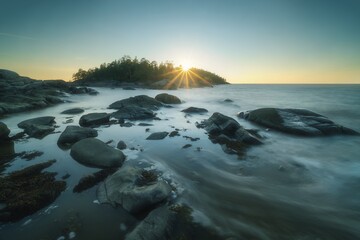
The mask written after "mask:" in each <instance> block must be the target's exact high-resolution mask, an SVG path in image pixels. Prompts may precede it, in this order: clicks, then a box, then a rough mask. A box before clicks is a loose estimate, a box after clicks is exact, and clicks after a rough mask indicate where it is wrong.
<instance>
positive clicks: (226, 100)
mask: <svg viewBox="0 0 360 240" xmlns="http://www.w3.org/2000/svg"><path fill="white" fill-rule="evenodd" d="M224 102H228V103H231V102H234V101H233V100H231V99H229V98H227V99H225V100H224Z"/></svg>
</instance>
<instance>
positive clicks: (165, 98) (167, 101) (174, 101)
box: [155, 93, 181, 104]
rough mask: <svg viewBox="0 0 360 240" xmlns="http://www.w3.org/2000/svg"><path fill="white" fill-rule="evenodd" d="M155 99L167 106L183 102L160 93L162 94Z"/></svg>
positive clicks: (172, 96)
mask: <svg viewBox="0 0 360 240" xmlns="http://www.w3.org/2000/svg"><path fill="white" fill-rule="evenodd" d="M155 99H156V100H158V101H160V102H162V103H165V104H180V103H181V100H180V99H179V98H178V97H177V96H174V95H171V94H167V93H160V94H158V95H156V97H155Z"/></svg>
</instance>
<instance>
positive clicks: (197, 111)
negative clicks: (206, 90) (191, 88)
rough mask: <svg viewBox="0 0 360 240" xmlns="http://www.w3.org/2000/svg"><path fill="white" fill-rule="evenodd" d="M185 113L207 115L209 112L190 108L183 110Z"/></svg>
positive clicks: (203, 109)
mask: <svg viewBox="0 0 360 240" xmlns="http://www.w3.org/2000/svg"><path fill="white" fill-rule="evenodd" d="M182 112H184V113H206V112H208V110H207V109H205V108H197V107H189V108H186V109H184V110H182Z"/></svg>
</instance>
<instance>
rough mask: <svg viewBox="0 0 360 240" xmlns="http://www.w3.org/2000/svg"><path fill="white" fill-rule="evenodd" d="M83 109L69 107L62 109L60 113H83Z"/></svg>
mask: <svg viewBox="0 0 360 240" xmlns="http://www.w3.org/2000/svg"><path fill="white" fill-rule="evenodd" d="M83 112H84V109H82V108H71V109H68V110H65V111H62V112H61V114H79V113H83Z"/></svg>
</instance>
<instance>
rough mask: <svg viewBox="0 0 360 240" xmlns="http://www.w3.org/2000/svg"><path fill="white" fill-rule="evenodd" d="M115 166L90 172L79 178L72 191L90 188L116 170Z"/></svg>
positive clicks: (78, 191) (79, 191) (77, 191)
mask: <svg viewBox="0 0 360 240" xmlns="http://www.w3.org/2000/svg"><path fill="white" fill-rule="evenodd" d="M116 170H117V168H108V169H103V170H100V171H98V172H96V173H93V174H90V175H88V176H85V177H83V178H81V179H80V181H79V183H78V184H76V186H75V187H74V189H73V192H76V193H81V192H83V191H85V190H87V189H89V188H92V187H93V186H95V185H96V184H98V183H99V182H101V181H103V180H104V179H105V178H107V177H108V176H109V175H111V174H113V173H114V172H116Z"/></svg>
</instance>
